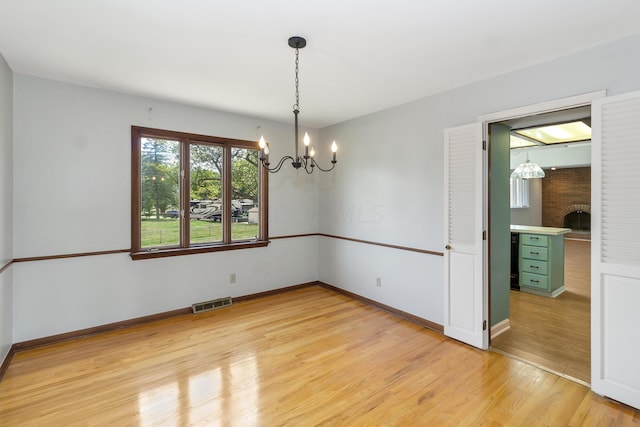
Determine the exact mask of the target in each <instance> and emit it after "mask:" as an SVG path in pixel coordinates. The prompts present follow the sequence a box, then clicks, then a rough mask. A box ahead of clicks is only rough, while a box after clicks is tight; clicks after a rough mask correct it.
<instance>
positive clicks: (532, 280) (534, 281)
mask: <svg viewBox="0 0 640 427" xmlns="http://www.w3.org/2000/svg"><path fill="white" fill-rule="evenodd" d="M531 283H540V280H536V279H531Z"/></svg>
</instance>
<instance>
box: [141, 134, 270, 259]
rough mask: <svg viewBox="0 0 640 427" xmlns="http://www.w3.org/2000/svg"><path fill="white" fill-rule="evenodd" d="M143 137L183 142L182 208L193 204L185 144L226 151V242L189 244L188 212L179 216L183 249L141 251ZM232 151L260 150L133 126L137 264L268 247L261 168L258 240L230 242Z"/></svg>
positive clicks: (238, 143)
mask: <svg viewBox="0 0 640 427" xmlns="http://www.w3.org/2000/svg"><path fill="white" fill-rule="evenodd" d="M143 137H148V138H158V139H169V140H175V141H179V142H180V150H181V153H180V165H181V169H183V168H186V170H185V172H184V175H183V174H182V173H181V176H180V184H179V188H180V204H181V206H180V208H181V210H182V208H185V207H187V206H189V202H190V196H189V194H190V188H189V187H190V186H189V182H188V181H189V180H188V179H187V178H188V176H189V175H188V174H189V172H188V165H189V155H188V153H187V152H188V151H189V150H188V147H189V145H188V144H185V142H186V143H204V144H213V145H217V146H222V147H223V149H224V155H223V162H224V167H223V170H224V171H228V172H224V178H223V189H222V192H223V218H222V219H223V224H229V226H226V225H225V226H223V242H215V243H209V244H193V245H191V244H190V243H189V241H190V238H189V210H188V209H185V214H184V215H180V217H179V218H180V241H181V242H182V243H181V245H180V246H171V247H159V248H142V247H141V244H140V241H141V225H140V206H141V204H142V181H141V174H142V171H141V160H142V152H141V149H142V145H141V140H142V138H143ZM232 148H249V149H255V150H259V146H258V143H257V142H256V141H245V140H240V139H232V138H222V137H216V136H208V135H198V134H192V133H185V132H177V131H170V130H163V129H154V128H147V127H140V126H131V254H130V255H131V258H132V259H134V260H139V259H150V258H163V257H170V256H179V255H189V254H200V253H207V252H219V251H227V250H237V249H249V248H256V247H265V246H267V245H268V244H269V237H268V236H269V234H268V230H269V224H268V212H269V190H268V188H269V181H268V179H269V178H268V175H269V174H268V171H267V170H266V169H265V168H264V167H263V166H262V164H260V163H259V164H258V192H259V218H258V238H257V240H253V239H252V240H246V241H232V240H231V195H232V188H231V176H230V173H231V172H230V171H231V155H230V154H231V149H232Z"/></svg>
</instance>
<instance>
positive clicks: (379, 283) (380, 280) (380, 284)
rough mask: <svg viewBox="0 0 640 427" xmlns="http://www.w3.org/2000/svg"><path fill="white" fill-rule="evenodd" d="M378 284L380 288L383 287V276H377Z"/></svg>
mask: <svg viewBox="0 0 640 427" xmlns="http://www.w3.org/2000/svg"><path fill="white" fill-rule="evenodd" d="M376 286H377V287H379V288H381V287H382V278H380V277H377V278H376Z"/></svg>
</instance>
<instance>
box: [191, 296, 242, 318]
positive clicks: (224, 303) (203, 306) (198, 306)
mask: <svg viewBox="0 0 640 427" xmlns="http://www.w3.org/2000/svg"><path fill="white" fill-rule="evenodd" d="M231 304H233V301H232V300H231V297H226V298H218V299H214V300H213V301H205V302H198V303H195V304H193V305H191V308H192V310H193V313H194V314H195V313H202V312H203V311H211V310H216V309H218V308H222V307H228V306H230V305H231Z"/></svg>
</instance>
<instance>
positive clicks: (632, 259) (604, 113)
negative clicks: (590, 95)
mask: <svg viewBox="0 0 640 427" xmlns="http://www.w3.org/2000/svg"><path fill="white" fill-rule="evenodd" d="M592 126H593V139H592V150H593V153H592V158H593V164H592V176H593V178H592V189H591V191H592V201H591V204H592V217H591V218H592V221H591V222H592V257H591V260H592V261H591V315H592V322H591V324H592V326H591V386H592V389H593V391H594V392H596V393H598V394H601V395H605V396H609V397H611V398H613V399H615V400H618V401H621V402H624V403H626V404H628V405H631V406H634V407H635V408H640V333H638V327H639V325H640V92H634V93H630V94H625V95H620V96H614V97H609V98H603V99H599V100H596V101H594V103H593V117H592Z"/></svg>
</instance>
